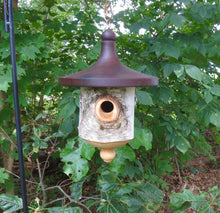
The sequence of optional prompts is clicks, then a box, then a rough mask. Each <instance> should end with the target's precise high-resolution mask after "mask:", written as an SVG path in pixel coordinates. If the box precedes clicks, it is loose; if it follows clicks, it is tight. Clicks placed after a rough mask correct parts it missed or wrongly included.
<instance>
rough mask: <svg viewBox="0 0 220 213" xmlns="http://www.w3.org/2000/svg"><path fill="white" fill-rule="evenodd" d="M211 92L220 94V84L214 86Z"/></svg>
mask: <svg viewBox="0 0 220 213" xmlns="http://www.w3.org/2000/svg"><path fill="white" fill-rule="evenodd" d="M211 93H212V94H213V95H217V96H220V85H218V84H216V85H215V86H214V87H212V88H211Z"/></svg>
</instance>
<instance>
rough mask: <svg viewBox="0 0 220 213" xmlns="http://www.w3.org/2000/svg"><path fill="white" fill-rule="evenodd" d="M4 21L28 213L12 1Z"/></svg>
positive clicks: (6, 3)
mask: <svg viewBox="0 0 220 213" xmlns="http://www.w3.org/2000/svg"><path fill="white" fill-rule="evenodd" d="M4 21H5V31H6V32H7V33H9V39H10V53H11V65H12V66H11V67H12V82H13V95H14V108H15V121H16V134H17V147H18V157H19V170H20V185H21V193H22V202H23V212H24V213H28V207H27V192H26V185H25V172H24V160H23V147H22V137H21V118H20V109H19V97H18V83H17V66H16V53H15V35H14V22H13V1H12V0H4Z"/></svg>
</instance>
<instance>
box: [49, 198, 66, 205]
mask: <svg viewBox="0 0 220 213" xmlns="http://www.w3.org/2000/svg"><path fill="white" fill-rule="evenodd" d="M64 199H66V197H61V198H57V199H56V200H52V201H50V202H49V203H46V204H45V207H46V206H49V205H51V204H53V203H55V202H57V201H60V200H64Z"/></svg>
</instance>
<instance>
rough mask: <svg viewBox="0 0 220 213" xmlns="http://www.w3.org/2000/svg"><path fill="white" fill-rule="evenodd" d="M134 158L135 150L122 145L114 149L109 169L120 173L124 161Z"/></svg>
mask: <svg viewBox="0 0 220 213" xmlns="http://www.w3.org/2000/svg"><path fill="white" fill-rule="evenodd" d="M126 159H128V160H129V161H134V160H135V152H134V151H133V149H131V148H130V147H129V146H122V147H120V148H117V149H116V157H115V158H114V160H113V161H112V162H111V170H112V171H113V172H116V173H121V172H123V170H124V166H125V165H126V163H125V161H126Z"/></svg>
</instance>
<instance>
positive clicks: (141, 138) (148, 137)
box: [129, 128, 153, 151]
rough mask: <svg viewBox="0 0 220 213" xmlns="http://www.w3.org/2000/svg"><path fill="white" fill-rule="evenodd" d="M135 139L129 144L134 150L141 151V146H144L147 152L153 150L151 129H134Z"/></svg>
mask: <svg viewBox="0 0 220 213" xmlns="http://www.w3.org/2000/svg"><path fill="white" fill-rule="evenodd" d="M134 135H135V138H134V139H133V140H132V141H131V142H129V145H130V146H131V147H132V148H133V149H139V148H140V146H144V147H145V149H146V151H147V150H150V149H151V148H152V143H151V142H152V139H153V136H152V133H151V131H150V130H149V129H142V128H135V129H134Z"/></svg>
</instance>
